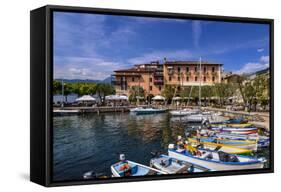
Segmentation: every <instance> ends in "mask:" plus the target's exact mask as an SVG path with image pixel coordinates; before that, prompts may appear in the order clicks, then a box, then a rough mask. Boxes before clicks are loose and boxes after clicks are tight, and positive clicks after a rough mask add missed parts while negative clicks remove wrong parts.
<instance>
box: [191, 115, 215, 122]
mask: <svg viewBox="0 0 281 192" xmlns="http://www.w3.org/2000/svg"><path fill="white" fill-rule="evenodd" d="M209 118H210V115H204V114H193V115H189V116H187V117H186V120H187V122H190V123H203V122H204V121H207V120H208V119H209Z"/></svg>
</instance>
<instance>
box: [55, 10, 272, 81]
mask: <svg viewBox="0 0 281 192" xmlns="http://www.w3.org/2000/svg"><path fill="white" fill-rule="evenodd" d="M165 57H166V58H167V59H168V60H199V57H202V60H204V61H212V62H218V63H222V64H224V65H223V68H224V70H225V71H232V72H234V73H239V74H242V73H249V72H254V71H257V70H261V69H264V68H267V67H268V65H269V26H268V25H265V24H249V23H247V24H246V23H232V22H215V21H200V20H180V19H177V20H175V19H163V18H148V17H128V16H109V15H96V14H86V13H63V12H55V13H54V77H55V78H65V79H99V80H103V79H105V78H106V77H108V76H110V74H112V73H113V71H114V70H117V69H124V68H128V67H131V66H133V65H134V64H141V63H147V62H150V61H155V60H160V61H163V58H165Z"/></svg>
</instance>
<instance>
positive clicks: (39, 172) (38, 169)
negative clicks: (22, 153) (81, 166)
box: [30, 5, 274, 187]
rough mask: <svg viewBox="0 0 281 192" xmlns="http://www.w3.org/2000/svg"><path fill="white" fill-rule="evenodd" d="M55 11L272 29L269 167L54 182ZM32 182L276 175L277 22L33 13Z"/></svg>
mask: <svg viewBox="0 0 281 192" xmlns="http://www.w3.org/2000/svg"><path fill="white" fill-rule="evenodd" d="M54 11H63V12H79V13H98V14H110V15H127V16H142V17H158V18H174V19H179V18H180V19H200V20H212V21H226V22H227V21H230V22H239V23H259V24H269V25H270V148H269V149H270V159H269V161H270V167H269V168H264V169H253V170H237V171H219V172H208V173H196V174H192V175H162V176H145V177H126V178H110V179H108V178H107V179H98V180H81V181H64V182H54V181H53V180H52V163H53V162H52V143H53V142H52V116H53V114H52V107H51V103H52V94H51V85H52V80H53V47H52V46H53V34H52V33H53V26H52V24H53V23H52V22H53V17H52V13H53V12H54ZM30 45H31V48H30V65H31V67H30V87H31V88H30V180H31V181H32V182H35V183H37V184H40V185H43V186H48V187H54V186H63V185H81V184H97V183H117V182H132V181H147V180H163V179H180V178H196V177H210V176H227V175H245V174H258V173H273V172H274V82H273V79H274V20H273V19H260V18H245V17H229V16H215V15H197V14H183V13H167V12H149V11H137V10H118V9H102V8H89V7H71V6H57V5H47V6H44V7H41V8H38V9H35V10H32V11H31V12H30Z"/></svg>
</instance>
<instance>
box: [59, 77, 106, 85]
mask: <svg viewBox="0 0 281 192" xmlns="http://www.w3.org/2000/svg"><path fill="white" fill-rule="evenodd" d="M55 81H62V79H55ZM63 81H64V82H66V83H106V84H111V77H107V78H105V79H104V80H94V79H63Z"/></svg>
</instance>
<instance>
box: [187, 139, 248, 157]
mask: <svg viewBox="0 0 281 192" xmlns="http://www.w3.org/2000/svg"><path fill="white" fill-rule="evenodd" d="M188 142H189V143H191V144H192V145H193V146H196V147H199V148H200V149H207V150H212V151H223V152H225V153H229V154H240V155H241V154H243V155H252V150H250V149H245V148H244V149H243V148H238V147H236V146H235V147H234V146H232V145H227V144H220V143H213V142H204V141H202V142H198V141H197V140H196V139H194V138H188Z"/></svg>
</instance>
